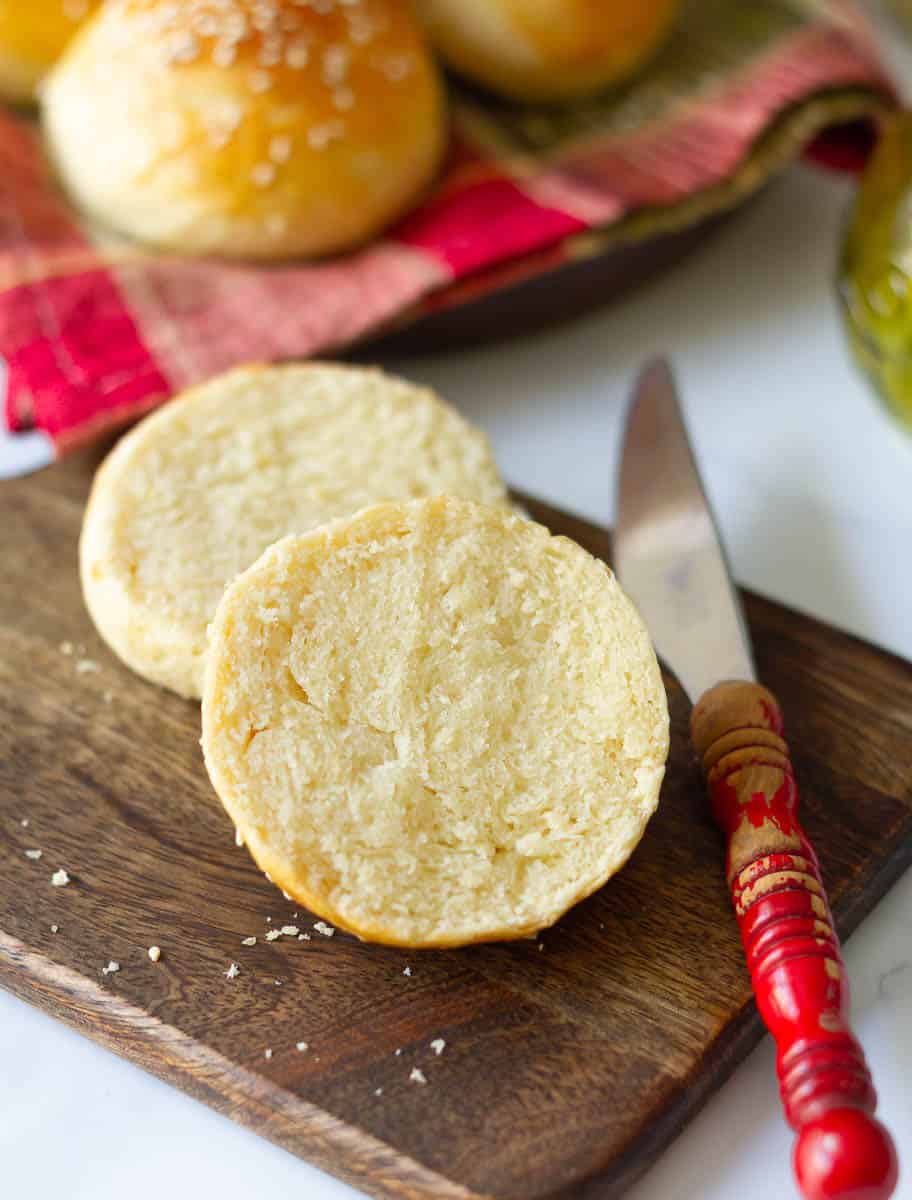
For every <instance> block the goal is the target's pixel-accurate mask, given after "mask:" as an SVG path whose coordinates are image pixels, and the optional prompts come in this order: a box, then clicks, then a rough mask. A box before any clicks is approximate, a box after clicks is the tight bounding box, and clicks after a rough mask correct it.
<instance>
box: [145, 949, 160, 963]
mask: <svg viewBox="0 0 912 1200" xmlns="http://www.w3.org/2000/svg"><path fill="white" fill-rule="evenodd" d="M146 953H147V954H148V955H149V957H150V958H151V959H152V961H153V962H158V960H159V959H160V958H161V956H162V952H161V947H160V946H150V947H149V949H148V951H147V952H146Z"/></svg>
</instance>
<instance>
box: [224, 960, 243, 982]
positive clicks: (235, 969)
mask: <svg viewBox="0 0 912 1200" xmlns="http://www.w3.org/2000/svg"><path fill="white" fill-rule="evenodd" d="M240 973H241V968H240V967H239V966H238V965H237V963H236V962H233V963H231V964H230V965H229V967H228V970H227V971H226V972H225V978H226V979H237V977H238V975H240Z"/></svg>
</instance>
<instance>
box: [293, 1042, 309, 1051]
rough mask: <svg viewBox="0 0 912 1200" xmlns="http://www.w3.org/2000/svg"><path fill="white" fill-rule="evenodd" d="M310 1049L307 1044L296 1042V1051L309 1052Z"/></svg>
mask: <svg viewBox="0 0 912 1200" xmlns="http://www.w3.org/2000/svg"><path fill="white" fill-rule="evenodd" d="M308 1048H309V1047H308V1044H307V1042H295V1050H307V1049H308Z"/></svg>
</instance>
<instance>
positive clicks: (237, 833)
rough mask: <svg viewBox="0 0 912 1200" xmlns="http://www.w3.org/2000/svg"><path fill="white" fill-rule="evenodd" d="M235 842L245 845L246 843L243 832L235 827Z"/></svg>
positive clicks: (236, 844)
mask: <svg viewBox="0 0 912 1200" xmlns="http://www.w3.org/2000/svg"><path fill="white" fill-rule="evenodd" d="M234 844H235V846H243V844H244V835H243V834H242V833H241V831H240V829H235V831H234Z"/></svg>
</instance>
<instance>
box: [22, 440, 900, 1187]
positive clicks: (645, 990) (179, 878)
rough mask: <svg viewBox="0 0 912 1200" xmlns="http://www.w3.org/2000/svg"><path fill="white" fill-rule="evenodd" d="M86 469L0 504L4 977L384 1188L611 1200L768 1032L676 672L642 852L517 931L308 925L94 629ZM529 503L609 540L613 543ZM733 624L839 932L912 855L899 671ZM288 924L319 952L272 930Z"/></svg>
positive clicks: (178, 737) (121, 1047) (887, 659)
mask: <svg viewBox="0 0 912 1200" xmlns="http://www.w3.org/2000/svg"><path fill="white" fill-rule="evenodd" d="M97 457H98V452H95V454H93V455H91V456H89V455H84V456H80V457H77V458H73V459H71V460H70V461H68V462H66V463H65V464H63V465H60V466H55V467H53V468H51V469H49V470H47V471H45V472H43V473H41V474H39V475H37V476H32V477H31V478H29V479H26V480H24V481H20V482H16V483H11V484H5V485H3V486H2V487H0V497H2V512H3V517H4V519H3V522H2V525H3V528H2V532H0V545H2V559H0V561H2V567H3V569H2V571H0V830H2V837H0V871H2V880H3V886H2V888H0V981H2V982H3V983H4V984H5V986H6V987H8V988H10V989H11V990H12V991H13V992H15V993H16V994H17V995H19V996H22V997H23V998H25V999H27V1000H30V1001H32V1002H33V1003H35V1004H38V1005H40V1006H41V1007H42V1008H44V1009H46V1010H47V1011H49V1012H51V1013H53V1014H55V1015H56V1016H59V1017H61V1018H63V1019H64V1020H66V1021H68V1022H69V1023H70V1024H72V1025H74V1026H75V1027H76V1028H78V1029H80V1030H81V1031H82V1032H84V1033H86V1034H88V1035H89V1036H90V1037H93V1038H95V1039H97V1040H98V1041H100V1042H102V1043H103V1044H104V1045H106V1046H109V1047H110V1048H111V1049H112V1050H115V1051H116V1052H117V1053H118V1054H122V1055H124V1056H125V1057H127V1058H129V1059H132V1060H133V1061H134V1062H137V1063H139V1064H140V1065H142V1066H144V1067H146V1068H147V1069H148V1070H150V1071H153V1072H154V1073H155V1074H157V1075H160V1076H162V1077H163V1078H164V1079H167V1080H169V1081H170V1082H172V1083H175V1084H177V1085H178V1086H179V1087H182V1088H184V1089H186V1090H187V1091H188V1092H190V1093H191V1094H192V1095H194V1096H197V1097H198V1098H199V1099H201V1100H204V1101H206V1102H207V1103H209V1104H211V1105H213V1106H214V1107H215V1108H218V1109H220V1110H221V1111H222V1112H226V1113H228V1114H229V1115H230V1116H232V1117H234V1118H235V1119H237V1120H239V1121H242V1122H244V1123H245V1124H246V1125H249V1126H251V1127H252V1128H253V1129H256V1130H257V1131H259V1132H260V1133H262V1134H264V1135H265V1136H267V1137H269V1138H272V1139H273V1140H274V1141H276V1142H278V1143H279V1144H280V1145H282V1146H285V1147H286V1148H287V1149H289V1150H291V1151H293V1152H294V1153H296V1154H299V1155H301V1156H303V1157H304V1158H307V1159H310V1160H312V1161H313V1162H315V1163H317V1164H318V1165H320V1166H322V1167H324V1168H325V1169H326V1170H328V1171H331V1172H333V1173H335V1174H337V1175H339V1176H341V1177H342V1178H344V1179H346V1180H348V1181H349V1182H350V1183H352V1184H354V1185H355V1186H356V1187H359V1188H362V1189H363V1190H365V1191H367V1192H371V1193H373V1194H375V1195H378V1196H394V1197H409V1198H413V1197H415V1198H417V1197H435V1198H440V1197H444V1198H456V1197H460V1198H466V1200H470V1198H475V1197H498V1198H502V1197H503V1198H505V1197H517V1198H518V1197H523V1198H525V1200H538V1198H541V1200H544V1198H545V1197H547V1198H549V1200H557V1198H558V1197H560V1198H565V1197H583V1196H586V1197H588V1196H595V1195H598V1196H599V1197H614V1196H619V1195H621V1194H622V1193H623V1192H624V1190H625V1189H626V1188H627V1187H628V1186H629V1185H630V1184H631V1183H632V1182H633V1180H634V1179H636V1178H637V1177H638V1176H639V1175H640V1174H641V1173H642V1172H643V1171H644V1170H645V1169H646V1167H647V1166H648V1165H649V1163H650V1162H651V1161H653V1159H654V1158H655V1156H656V1154H657V1153H658V1152H659V1151H660V1150H661V1149H662V1147H663V1146H665V1145H667V1143H668V1142H669V1141H670V1140H671V1139H672V1138H673V1137H674V1135H675V1134H676V1133H677V1132H678V1131H679V1130H680V1129H681V1127H682V1126H683V1125H684V1124H685V1123H686V1122H687V1120H688V1119H689V1118H690V1117H691V1116H692V1115H693V1113H694V1112H695V1111H696V1110H697V1109H698V1108H699V1107H700V1105H701V1104H702V1103H703V1102H704V1100H705V1099H706V1097H707V1096H708V1095H709V1093H710V1092H711V1091H712V1090H713V1089H714V1088H715V1087H717V1086H718V1084H719V1083H720V1082H721V1081H722V1080H723V1079H724V1078H725V1076H726V1075H728V1073H729V1072H730V1071H731V1070H732V1068H733V1066H734V1065H735V1064H736V1063H737V1062H738V1061H739V1059H741V1058H742V1057H743V1056H744V1055H745V1054H746V1053H747V1051H748V1050H749V1049H750V1048H751V1047H752V1046H753V1045H754V1043H755V1042H756V1041H757V1040H758V1039H759V1038H760V1036H761V1029H760V1026H759V1022H758V1018H757V1015H756V1012H755V1010H754V1006H753V1004H752V1002H751V994H750V988H749V986H748V979H747V975H746V973H745V970H744V967H743V966H742V961H741V951H740V946H739V942H738V936H737V931H736V928H735V922H734V920H733V918H732V915H731V913H730V911H729V901H728V896H727V894H726V889H725V886H724V883H723V878H722V849H721V845H720V840H719V836H718V834H717V832H716V829H715V828H714V826H713V825H712V823H711V821H710V819H709V817H708V816H707V811H706V806H705V804H704V799H703V793H702V789H701V786H700V783H699V781H698V778H697V775H696V772H695V770H694V767H693V764H692V760H691V755H690V751H689V748H688V744H687V737H686V730H687V717H688V705H687V703H686V701H685V698H684V696H683V694H682V692H681V690H680V689H679V687H678V686H677V684H676V683H675V682H674V680H673V679H671V678H669V679H668V680H667V683H668V689H669V701H670V704H671V712H672V724H673V738H672V751H671V759H670V763H669V770H668V775H667V780H666V785H665V788H664V792H663V798H662V804H661V807H660V809H659V812H658V814H657V816H656V817H655V819H654V820H653V822H652V823H651V825H650V827H649V830H648V833H647V835H646V838H645V840H644V841H643V843H642V844H641V846H640V847H639V849H638V850H637V852H636V853H635V855H634V857H633V859H632V860H631V862H630V864H629V865H628V866H627V867H626V869H625V870H624V871H623V872H622V873H621V874H620V875H619V876H618V877H617V878H616V879H615V880H613V881H611V882H610V883H609V884H608V886H607V887H605V888H604V889H603V890H602V891H601V892H600V893H599V894H597V895H596V896H594V897H592V898H591V899H590V900H588V901H587V902H586V903H584V904H583V905H581V906H580V907H578V908H577V909H576V910H575V911H574V912H572V913H571V914H570V915H569V916H568V917H566V918H565V919H564V920H563V921H561V923H560V924H559V926H557V927H556V928H554V929H552V930H549V931H547V932H546V933H545V934H544V935H543V936H542V937H541V938H540V939H539V941H537V942H536V941H527V942H522V943H514V944H510V945H497V946H487V947H475V948H472V949H468V950H462V951H447V952H425V953H406V952H400V951H396V950H388V949H379V948H375V947H371V946H365V945H361V944H360V943H358V942H357V941H355V940H354V939H353V938H350V937H348V936H346V935H343V934H341V933H337V934H336V935H335V936H334V937H332V938H327V937H324V936H321V934H320V933H318V932H317V931H315V930H314V929H313V918H312V917H310V916H309V914H308V913H306V912H304V911H302V910H300V909H299V908H297V907H296V906H295V905H294V904H292V903H289V902H287V901H285V900H283V898H282V896H281V895H280V894H279V893H278V892H277V891H276V890H275V889H274V888H273V887H272V886H271V885H270V884H268V883H267V882H266V880H265V879H264V878H263V876H262V875H261V874H260V873H259V871H257V870H256V869H255V868H254V866H253V863H252V861H251V860H250V859H249V857H248V855H247V853H246V851H244V850H243V849H239V848H238V847H236V846H235V844H234V840H233V831H232V828H231V825H230V824H229V822H228V820H227V818H226V817H225V816H224V814H223V812H222V810H221V808H220V807H219V805H218V804H217V803H216V801H215V797H214V795H213V793H212V791H211V789H210V787H209V784H208V782H207V779H206V775H205V772H204V770H203V765H202V761H201V757H200V752H199V748H198V745H197V739H198V736H199V711H198V707H197V706H196V705H194V704H192V703H187V702H185V701H182V700H179V699H178V698H177V697H175V696H172V695H168V694H166V693H164V692H161V691H159V690H157V689H156V688H154V687H152V686H151V685H149V684H145V683H143V682H142V681H141V680H139V679H137V678H135V677H134V676H133V675H131V674H130V673H129V672H128V671H127V670H126V669H125V668H124V667H122V666H121V665H120V664H119V663H118V662H117V661H115V659H114V658H113V657H112V655H111V654H110V653H109V652H108V651H107V650H106V649H105V648H104V646H103V645H102V644H101V642H100V641H99V639H98V637H97V636H96V635H95V633H94V631H93V629H92V627H91V625H90V623H89V619H88V617H87V615H86V613H85V611H84V609H83V606H82V603H81V599H80V593H79V585H78V582H77V576H76V539H77V534H78V530H79V524H80V520H81V515H82V506H83V502H84V499H85V495H86V491H87V488H88V484H89V479H90V475H91V470H92V467H93V466H94V461H95V460H97ZM529 507H530V508H531V509H532V510H533V511H534V512H535V514H536V515H537V516H539V517H540V518H541V519H543V520H544V521H545V522H546V523H547V524H548V525H550V526H551V528H552V529H554V530H555V531H560V532H562V533H568V534H570V535H571V536H573V537H575V538H577V539H578V540H579V541H580V542H582V543H583V545H585V546H588V547H589V548H590V549H591V550H592V551H594V552H595V553H597V554H601V555H607V554H608V550H609V540H608V535H607V534H606V533H605V532H604V531H603V530H599V529H596V528H594V527H593V526H591V525H587V524H584V523H582V522H580V521H577V520H574V519H572V518H570V517H567V516H566V515H564V514H562V513H559V512H556V511H553V510H551V509H547V508H544V507H543V506H541V505H538V504H535V503H534V502H529ZM747 612H748V616H749V619H750V624H751V627H752V630H753V635H754V638H755V642H756V650H757V658H758V663H759V668H760V673H761V676H762V678H763V679H764V681H765V682H766V683H768V684H769V685H770V686H771V687H772V688H773V689H774V690H775V691H776V692H777V693H778V695H779V697H780V699H781V700H782V703H783V707H784V708H785V711H786V714H787V722H788V730H789V732H790V734H791V738H792V746H793V754H794V761H795V766H796V769H797V772H798V775H799V779H800V782H801V786H802V791H803V800H804V819H805V824H806V826H807V829H808V831H809V833H810V835H811V837H812V839H813V840H814V842H815V844H816V846H817V848H818V851H819V854H820V858H821V861H822V866H823V873H824V877H825V879H826V882H827V884H828V886H829V889H830V896H831V898H832V902H833V908H834V911H835V915H836V922H837V926H838V927H839V930H840V932H841V933H842V934H843V935H845V934H847V933H849V932H851V930H852V929H853V928H854V927H855V925H856V924H857V923H858V921H859V920H860V919H861V917H862V916H864V914H865V913H867V912H868V911H869V910H870V908H871V907H872V906H873V905H874V904H875V902H876V901H877V899H878V898H879V897H880V896H881V895H882V894H883V892H884V891H885V890H886V888H887V887H888V886H889V885H890V883H891V882H892V881H893V880H894V879H896V878H897V876H898V875H899V874H900V873H901V872H902V870H903V869H904V868H905V867H906V866H907V865H908V863H909V860H910V857H912V791H910V781H909V746H910V744H912V667H910V665H909V664H908V663H905V662H902V661H900V660H899V659H897V658H894V657H891V656H890V655H889V654H885V653H883V652H881V651H880V650H877V649H875V648H874V647H872V646H869V645H866V644H864V643H862V642H859V641H856V640H855V639H853V638H851V637H847V636H845V635H844V634H841V633H837V632H836V631H835V630H833V629H830V628H827V627H826V626H824V625H821V624H820V623H819V622H817V621H814V620H811V619H809V618H808V617H804V616H800V615H798V614H797V613H794V612H790V611H788V610H787V609H784V608H781V607H780V606H778V605H776V604H772V603H770V602H769V601H766V600H762V599H760V598H758V597H756V596H748V597H747ZM64 642H72V643H73V644H74V649H73V652H72V653H71V654H66V653H65V652H64V651H63V650H62V649H61V644H62V643H64ZM23 819H27V820H28V825H27V826H23V824H22V821H23ZM29 849H40V850H41V851H42V857H41V859H40V860H38V861H35V860H33V859H29V858H28V857H27V856H26V850H29ZM60 867H63V868H65V869H66V871H68V872H69V875H70V878H71V882H70V883H69V885H68V886H66V887H60V888H55V887H52V886H51V875H52V874H53V872H54V871H55V870H57V868H60ZM270 918H271V921H270ZM286 924H294V925H297V926H299V928H300V929H301V931H306V932H307V933H308V934H310V935H311V936H310V940H309V941H306V940H299V939H298V938H294V937H287V936H283V937H280V938H279V939H278V940H277V941H273V942H267V941H266V940H265V936H264V935H265V934H266V931H267V930H268V929H270V928H273V929H275V928H279V927H281V926H282V925H286ZM52 926H53V927H58V929H57V932H56V933H55V932H53V931H52ZM249 935H255V936H256V937H257V939H258V940H257V944H256V945H255V946H253V947H245V946H242V945H241V939H242V938H245V937H247V936H249ZM152 944H157V945H159V946H160V947H161V949H162V958H161V961H160V962H159V963H158V964H153V963H152V962H150V960H149V958H148V957H147V954H146V950H147V947H148V946H150V945H152ZM112 959H113V960H115V961H116V962H118V963H119V964H120V970H119V971H117V972H116V973H110V974H104V973H103V972H102V968H103V967H104V966H105V965H106V964H107V963H108V962H109V960H112ZM232 962H235V963H237V964H238V965H239V967H240V973H239V974H238V975H237V977H236V978H233V979H228V978H226V975H225V972H226V971H227V970H228V968H229V964H230V963H232ZM407 967H408V968H410V969H411V975H410V976H407V975H406V974H405V973H404V972H405V968H407ZM436 1038H443V1039H444V1040H445V1042H446V1046H445V1049H444V1050H443V1053H442V1054H440V1055H439V1056H438V1055H437V1054H435V1053H434V1051H433V1049H432V1048H431V1045H430V1043H431V1042H432V1040H433V1039H436ZM299 1041H306V1042H307V1043H308V1044H309V1049H308V1050H306V1051H299V1050H297V1049H296V1048H295V1044H296V1043H297V1042H299ZM269 1049H271V1051H272V1054H271V1056H270V1057H268V1058H267V1057H266V1052H267V1050H269ZM415 1067H418V1068H420V1070H421V1071H423V1072H424V1075H425V1076H426V1078H427V1083H426V1084H421V1083H419V1082H413V1081H410V1079H409V1074H410V1072H411V1071H412V1069H413V1068H415Z"/></svg>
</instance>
